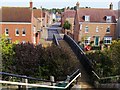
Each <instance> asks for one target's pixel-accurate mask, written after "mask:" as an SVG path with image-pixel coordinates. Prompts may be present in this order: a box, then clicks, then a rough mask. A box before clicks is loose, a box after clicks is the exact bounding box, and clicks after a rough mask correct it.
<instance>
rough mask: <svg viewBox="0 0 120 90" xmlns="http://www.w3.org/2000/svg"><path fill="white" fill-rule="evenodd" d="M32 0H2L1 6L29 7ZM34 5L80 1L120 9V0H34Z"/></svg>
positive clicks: (86, 5)
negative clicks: (119, 6)
mask: <svg viewBox="0 0 120 90" xmlns="http://www.w3.org/2000/svg"><path fill="white" fill-rule="evenodd" d="M30 1H31V0H0V6H14V7H16V6H17V7H29V2H30ZM32 2H33V7H37V8H40V7H41V6H42V7H43V8H48V9H50V8H64V7H68V6H69V7H73V6H75V5H76V2H80V7H91V8H109V4H110V3H111V2H112V3H113V9H118V2H119V0H32Z"/></svg>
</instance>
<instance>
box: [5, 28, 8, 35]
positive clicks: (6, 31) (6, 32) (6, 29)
mask: <svg viewBox="0 0 120 90" xmlns="http://www.w3.org/2000/svg"><path fill="white" fill-rule="evenodd" d="M5 36H9V30H8V28H5Z"/></svg>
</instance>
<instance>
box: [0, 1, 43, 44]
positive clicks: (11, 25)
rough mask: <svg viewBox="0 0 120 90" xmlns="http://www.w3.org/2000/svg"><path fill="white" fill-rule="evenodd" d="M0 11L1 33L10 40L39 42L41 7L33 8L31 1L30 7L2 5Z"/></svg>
mask: <svg viewBox="0 0 120 90" xmlns="http://www.w3.org/2000/svg"><path fill="white" fill-rule="evenodd" d="M0 11H1V13H2V20H1V21H0V22H1V27H2V30H1V31H2V34H5V36H6V37H8V38H9V40H11V42H15V41H18V42H20V43H21V42H23V43H25V42H30V43H33V44H39V39H40V32H41V22H42V20H41V17H42V14H41V13H42V10H41V9H33V3H32V2H30V7H2V8H1V10H0Z"/></svg>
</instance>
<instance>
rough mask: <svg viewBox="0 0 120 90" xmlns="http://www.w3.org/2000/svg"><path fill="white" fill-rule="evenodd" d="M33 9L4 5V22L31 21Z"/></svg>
mask: <svg viewBox="0 0 120 90" xmlns="http://www.w3.org/2000/svg"><path fill="white" fill-rule="evenodd" d="M31 13H32V11H31V9H30V8H24V7H2V22H31Z"/></svg>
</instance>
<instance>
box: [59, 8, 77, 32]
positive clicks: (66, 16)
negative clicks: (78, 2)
mask: <svg viewBox="0 0 120 90" xmlns="http://www.w3.org/2000/svg"><path fill="white" fill-rule="evenodd" d="M74 18H75V10H70V9H66V8H65V10H64V12H63V13H62V15H61V26H62V27H63V25H64V23H65V21H68V22H69V23H70V24H71V28H70V31H69V32H70V33H71V34H73V29H74Z"/></svg>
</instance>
